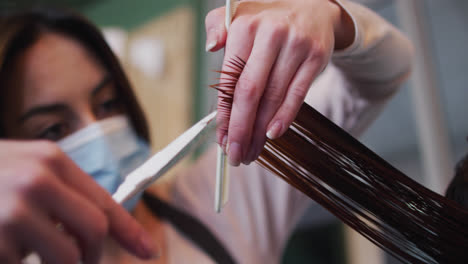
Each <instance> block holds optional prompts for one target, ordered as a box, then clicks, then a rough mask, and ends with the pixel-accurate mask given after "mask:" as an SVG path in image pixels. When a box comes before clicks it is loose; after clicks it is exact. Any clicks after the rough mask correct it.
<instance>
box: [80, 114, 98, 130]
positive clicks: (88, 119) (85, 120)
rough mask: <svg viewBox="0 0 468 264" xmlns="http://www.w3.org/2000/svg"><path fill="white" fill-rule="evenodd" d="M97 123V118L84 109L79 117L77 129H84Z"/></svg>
mask: <svg viewBox="0 0 468 264" xmlns="http://www.w3.org/2000/svg"><path fill="white" fill-rule="evenodd" d="M97 121H98V118H97V116H96V115H95V114H94V113H93V111H92V110H91V109H86V110H85V111H82V112H81V114H80V116H79V128H78V129H81V128H85V127H87V126H89V125H91V124H93V123H95V122H97Z"/></svg>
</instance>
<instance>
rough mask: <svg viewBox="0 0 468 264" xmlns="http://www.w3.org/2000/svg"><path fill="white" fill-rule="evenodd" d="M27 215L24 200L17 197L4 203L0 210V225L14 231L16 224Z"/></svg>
mask: <svg viewBox="0 0 468 264" xmlns="http://www.w3.org/2000/svg"><path fill="white" fill-rule="evenodd" d="M28 215H29V212H28V206H27V204H26V202H25V201H24V200H22V199H21V198H20V197H17V198H16V199H14V200H13V201H10V202H9V203H8V204H6V205H5V206H4V207H3V208H2V210H1V211H0V221H1V223H0V224H1V227H2V228H4V229H5V230H8V231H10V232H12V231H13V232H14V230H16V227H17V226H18V225H21V223H23V222H24V219H26V218H27V217H28Z"/></svg>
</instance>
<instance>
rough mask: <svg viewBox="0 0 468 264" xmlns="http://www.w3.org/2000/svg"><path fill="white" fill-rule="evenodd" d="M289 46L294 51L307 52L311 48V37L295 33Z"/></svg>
mask: <svg viewBox="0 0 468 264" xmlns="http://www.w3.org/2000/svg"><path fill="white" fill-rule="evenodd" d="M289 45H290V47H291V49H292V50H306V49H310V48H311V47H310V46H311V43H310V40H309V37H308V36H307V35H305V34H304V33H294V34H293V36H292V37H291V39H290V40H289Z"/></svg>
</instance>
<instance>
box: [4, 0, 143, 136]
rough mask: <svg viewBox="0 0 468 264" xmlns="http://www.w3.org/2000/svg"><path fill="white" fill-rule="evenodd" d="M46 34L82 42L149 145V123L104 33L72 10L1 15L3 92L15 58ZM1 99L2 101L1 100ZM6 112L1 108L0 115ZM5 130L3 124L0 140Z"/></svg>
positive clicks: (43, 10)
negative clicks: (58, 35)
mask: <svg viewBox="0 0 468 264" xmlns="http://www.w3.org/2000/svg"><path fill="white" fill-rule="evenodd" d="M46 32H54V33H59V34H63V35H65V36H67V37H70V38H72V39H74V40H76V41H78V42H79V43H81V44H82V45H83V46H84V47H85V48H86V49H87V50H88V51H89V52H90V53H91V54H93V55H94V56H95V57H96V58H97V59H98V60H99V61H100V63H102V65H103V66H104V67H105V68H106V70H107V71H108V72H109V74H110V76H111V78H112V79H113V81H114V83H115V89H116V90H117V93H118V94H119V96H120V98H121V100H122V102H123V104H124V105H125V108H126V110H127V112H128V115H129V117H130V120H131V122H132V125H133V126H134V128H135V130H136V132H137V134H138V135H139V136H140V137H142V138H143V139H145V140H147V141H148V142H149V140H150V138H149V131H148V124H147V122H146V119H145V117H144V113H143V111H142V109H141V108H140V106H139V104H138V102H137V99H136V97H135V94H134V93H133V91H132V89H131V86H130V83H129V81H128V79H127V77H126V76H125V73H124V71H123V69H122V67H121V66H120V63H119V61H118V59H117V58H116V56H115V55H114V53H113V52H112V50H111V49H110V47H109V46H108V45H107V43H106V41H105V40H104V37H103V36H102V34H101V32H100V31H99V30H98V29H97V28H96V27H95V26H94V25H92V24H91V23H90V22H89V21H88V20H87V19H85V18H84V17H82V16H80V15H78V14H76V13H75V12H73V11H70V10H65V9H56V8H44V7H41V8H34V9H30V10H25V11H24V10H23V11H19V12H15V13H11V14H4V15H1V16H0V91H1V89H5V86H4V85H2V83H5V80H6V79H7V78H8V74H7V71H8V69H9V66H11V64H12V63H14V60H15V59H16V57H17V56H18V55H19V54H20V53H21V52H24V51H25V50H26V49H27V48H28V47H30V46H31V45H33V44H34V43H35V42H36V41H37V40H38V39H39V37H40V36H41V35H42V34H44V33H46ZM0 99H1V98H0ZM6 111H7V110H6V109H3V107H2V105H0V116H2V115H4V114H5V112H6ZM2 137H5V130H4V128H2V126H1V122H0V138H2Z"/></svg>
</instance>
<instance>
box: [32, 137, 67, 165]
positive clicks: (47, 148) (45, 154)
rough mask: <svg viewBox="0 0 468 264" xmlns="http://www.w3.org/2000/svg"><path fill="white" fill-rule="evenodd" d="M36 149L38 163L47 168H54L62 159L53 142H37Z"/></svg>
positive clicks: (61, 153) (61, 154) (60, 152)
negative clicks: (38, 149)
mask: <svg viewBox="0 0 468 264" xmlns="http://www.w3.org/2000/svg"><path fill="white" fill-rule="evenodd" d="M38 148H40V151H39V154H38V159H39V161H40V162H42V163H43V164H45V165H47V166H51V167H52V166H56V165H57V164H58V162H59V161H60V160H61V159H62V158H63V152H62V151H61V150H60V148H59V147H58V146H57V145H56V144H54V143H53V142H49V141H42V142H39V143H38Z"/></svg>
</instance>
